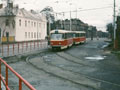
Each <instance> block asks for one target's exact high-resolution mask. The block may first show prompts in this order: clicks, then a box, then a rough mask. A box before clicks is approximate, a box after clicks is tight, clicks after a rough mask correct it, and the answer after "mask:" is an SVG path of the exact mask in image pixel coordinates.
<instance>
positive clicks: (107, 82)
mask: <svg viewBox="0 0 120 90" xmlns="http://www.w3.org/2000/svg"><path fill="white" fill-rule="evenodd" d="M50 53H52V54H56V55H57V56H59V57H61V58H63V59H64V60H67V61H70V60H68V59H66V58H65V57H63V56H60V55H58V53H55V52H42V53H40V54H39V55H38V57H43V56H45V55H47V54H50ZM30 58H31V57H30ZM32 58H33V57H32ZM43 59H44V58H43ZM70 62H73V63H76V64H80V63H77V62H74V61H70ZM27 63H29V64H31V65H32V66H33V67H35V68H37V69H39V70H42V71H44V72H46V73H48V74H50V75H53V76H55V77H58V78H61V79H64V80H68V81H70V82H72V83H75V84H80V83H76V82H74V81H72V80H70V79H67V78H63V77H61V76H59V75H56V74H54V73H52V72H48V71H46V70H45V69H43V68H38V67H37V66H35V65H33V64H32V63H30V62H29V59H27ZM44 63H46V62H44ZM46 64H47V65H49V66H53V67H57V68H60V69H62V70H65V71H66V69H65V68H63V67H58V66H56V65H53V64H51V63H46ZM82 65H83V64H82ZM87 66H89V65H87ZM90 67H91V66H90ZM67 71H69V72H72V73H74V74H79V75H83V76H84V77H86V78H89V79H91V80H96V81H98V82H100V83H101V82H102V83H106V84H109V85H114V86H117V87H120V84H116V83H112V82H109V81H105V80H102V79H97V78H94V77H91V76H88V75H85V74H83V73H80V72H79V73H78V72H74V71H72V70H67ZM81 85H83V84H81ZM84 86H88V85H84ZM90 87H91V86H90ZM92 88H94V87H92ZM95 89H96V88H95ZM96 90H100V89H98V88H97V89H96ZM102 90H103V89H102ZM105 90H106V89H105Z"/></svg>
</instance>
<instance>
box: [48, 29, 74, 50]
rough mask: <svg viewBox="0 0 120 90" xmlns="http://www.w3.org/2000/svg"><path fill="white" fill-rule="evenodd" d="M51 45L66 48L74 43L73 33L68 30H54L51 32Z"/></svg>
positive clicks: (53, 47)
mask: <svg viewBox="0 0 120 90" xmlns="http://www.w3.org/2000/svg"><path fill="white" fill-rule="evenodd" d="M50 45H51V47H52V49H55V48H59V49H65V48H68V47H70V46H72V45H73V33H72V31H67V30H52V31H51V32H50Z"/></svg>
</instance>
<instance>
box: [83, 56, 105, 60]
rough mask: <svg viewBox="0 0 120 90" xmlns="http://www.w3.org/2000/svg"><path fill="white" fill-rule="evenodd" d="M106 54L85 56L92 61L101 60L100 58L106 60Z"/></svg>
mask: <svg viewBox="0 0 120 90" xmlns="http://www.w3.org/2000/svg"><path fill="white" fill-rule="evenodd" d="M105 57H106V56H100V55H96V56H93V57H85V59H88V60H91V61H99V60H104V58H105Z"/></svg>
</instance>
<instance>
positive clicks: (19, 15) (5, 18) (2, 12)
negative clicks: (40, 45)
mask: <svg viewBox="0 0 120 90" xmlns="http://www.w3.org/2000/svg"><path fill="white" fill-rule="evenodd" d="M0 36H1V40H2V42H6V41H8V42H13V41H15V42H19V41H30V40H40V39H45V37H46V36H47V20H46V17H45V16H44V15H42V14H40V13H39V14H38V13H36V12H35V11H33V10H31V11H27V10H25V9H24V8H22V9H19V7H18V6H16V7H13V5H12V3H11V4H10V5H9V7H5V8H2V9H0Z"/></svg>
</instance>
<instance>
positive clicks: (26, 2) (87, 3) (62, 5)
mask: <svg viewBox="0 0 120 90" xmlns="http://www.w3.org/2000/svg"><path fill="white" fill-rule="evenodd" d="M56 1H57V2H56ZM14 2H15V4H18V5H19V7H20V8H25V9H27V10H30V9H33V10H39V11H40V10H42V9H43V8H45V7H46V6H51V7H53V10H54V12H66V11H68V12H70V11H75V10H77V18H79V19H80V20H82V21H83V22H85V23H88V24H89V25H93V26H96V27H97V29H98V30H102V31H106V25H107V24H108V23H110V22H113V0H14ZM97 8H101V9H97ZM88 9H92V10H88ZM119 9H120V0H116V14H118V12H119ZM71 17H72V18H76V12H72V13H71ZM64 18H68V19H70V13H65V16H64ZM57 19H63V15H58V16H57Z"/></svg>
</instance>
